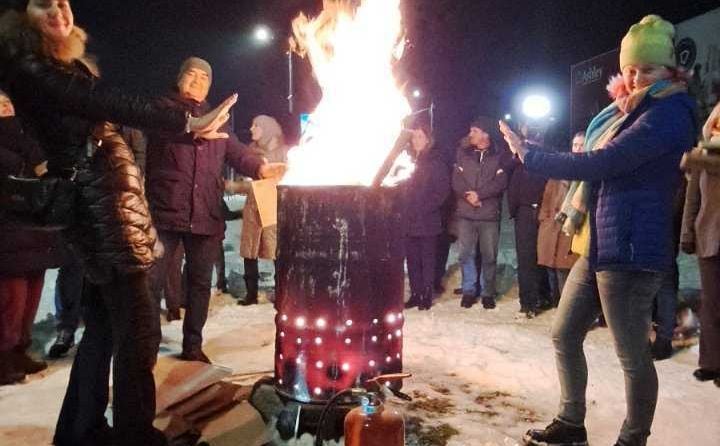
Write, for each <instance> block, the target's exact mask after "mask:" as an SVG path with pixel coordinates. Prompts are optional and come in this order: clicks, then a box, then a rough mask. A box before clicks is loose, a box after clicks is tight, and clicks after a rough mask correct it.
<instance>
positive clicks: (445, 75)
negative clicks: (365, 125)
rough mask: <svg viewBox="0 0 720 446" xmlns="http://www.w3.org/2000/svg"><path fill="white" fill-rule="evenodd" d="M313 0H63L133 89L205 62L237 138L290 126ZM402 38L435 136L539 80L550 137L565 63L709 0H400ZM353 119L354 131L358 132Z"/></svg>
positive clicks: (454, 130) (453, 131) (506, 106)
mask: <svg viewBox="0 0 720 446" xmlns="http://www.w3.org/2000/svg"><path fill="white" fill-rule="evenodd" d="M321 3H322V1H321V0H172V1H160V0H152V1H150V0H122V1H98V0H73V1H72V4H73V8H74V10H75V17H76V23H77V24H78V25H80V26H82V27H84V28H86V30H87V31H88V32H89V34H90V35H91V37H92V42H91V46H90V51H91V52H93V53H94V54H95V55H97V56H98V58H99V62H100V66H101V69H102V71H103V75H104V77H105V78H107V79H108V80H109V81H110V82H112V83H114V84H117V85H119V86H121V87H123V88H125V89H127V90H131V91H133V92H141V93H145V94H151V95H159V94H162V93H163V92H164V91H166V90H167V89H168V88H169V87H170V86H171V85H172V84H173V83H174V81H175V76H176V74H177V68H178V67H179V65H180V63H181V62H182V60H183V59H184V58H185V57H187V56H190V55H197V56H201V57H204V58H206V59H208V60H209V61H210V62H211V63H212V65H213V68H214V70H215V83H214V85H213V89H212V93H211V100H212V101H218V100H219V99H221V98H222V97H224V96H226V95H227V94H229V93H231V92H233V91H237V92H238V93H239V95H240V100H239V103H238V105H237V106H236V107H235V120H236V129H237V133H238V134H239V136H240V138H241V139H245V140H247V139H248V137H249V135H248V132H246V130H245V129H246V128H247V127H248V126H249V121H250V120H251V118H252V117H253V116H255V115H257V114H260V113H265V114H271V115H274V116H276V117H277V118H278V119H279V120H280V121H281V122H282V123H283V124H284V125H285V127H286V128H287V129H288V133H289V134H290V135H293V134H295V133H296V132H297V129H296V127H297V125H296V122H297V116H290V115H289V114H288V110H287V102H286V100H285V97H286V95H287V62H286V56H285V54H284V53H285V51H286V49H287V37H288V36H289V34H290V21H291V19H292V18H293V17H295V16H296V15H297V14H298V13H299V12H300V11H305V12H307V13H311V14H312V13H313V12H316V11H317V10H318V8H319V7H320V6H321ZM403 5H404V6H403V8H404V13H405V21H406V23H405V26H406V28H407V35H408V38H409V40H410V42H411V46H410V47H409V48H408V49H407V51H406V55H405V58H404V60H403V62H402V65H401V67H400V68H399V70H400V77H401V78H402V80H403V81H407V82H408V85H409V86H412V87H413V88H414V87H419V88H421V89H422V90H423V92H425V97H424V98H423V99H421V100H419V101H414V103H413V106H414V107H417V108H421V107H425V106H426V105H427V103H428V102H429V100H430V98H432V100H433V101H434V102H435V104H436V107H437V114H436V119H437V120H436V123H437V129H438V136H439V138H438V139H439V140H440V142H441V143H442V144H443V145H445V146H447V147H452V146H454V145H455V143H456V141H457V140H458V139H459V138H460V137H461V136H463V134H464V133H465V132H466V129H467V124H468V123H469V122H470V120H471V119H472V118H473V117H474V116H475V115H477V114H488V115H492V116H501V115H503V114H504V113H506V112H513V111H515V109H514V107H516V106H517V104H516V102H517V98H518V97H519V96H520V95H521V94H522V92H523V91H524V90H525V89H527V88H530V87H542V88H544V89H545V90H546V91H547V92H548V93H549V94H551V96H552V97H553V100H554V102H555V105H556V109H555V111H554V113H555V116H556V117H557V120H558V128H559V129H560V130H561V131H560V132H559V133H560V134H563V135H564V134H567V133H568V132H570V130H571V129H569V128H568V127H569V124H568V121H569V112H568V110H569V94H570V92H569V88H570V87H569V85H570V66H571V65H572V64H574V63H577V62H580V61H582V60H584V59H587V58H589V57H592V56H595V55H597V54H600V53H603V52H606V51H608V50H611V49H613V48H616V47H617V46H619V43H620V39H621V38H622V36H623V35H624V34H625V32H626V31H627V29H628V27H629V26H630V25H632V24H633V23H635V22H637V21H638V20H639V19H640V18H641V17H642V16H643V15H645V14H649V13H656V14H660V15H662V16H663V17H664V18H666V19H668V20H670V21H672V22H674V23H678V22H680V21H683V20H686V19H688V18H691V17H694V16H696V15H698V14H701V13H703V12H706V11H709V10H711V9H714V8H716V7H718V6H720V4H719V3H718V1H717V0H685V1H680V0H662V1H661V0H656V1H650V0H646V1H640V0H604V1H595V0H542V1H540V0H534V1H518V0H492V1H483V0H474V1H472V0H404V1H403ZM257 23H265V24H267V25H268V26H270V27H271V28H272V29H273V31H274V33H275V40H274V41H273V42H272V43H271V44H270V45H269V46H267V47H258V46H257V45H255V44H254V43H253V42H252V40H251V38H250V36H251V32H252V29H253V27H254V25H255V24H257ZM306 65H307V62H304V61H298V62H297V63H296V68H297V76H298V80H297V85H296V87H297V89H298V92H297V96H298V100H297V103H296V107H297V111H311V109H312V107H313V102H314V101H315V100H316V98H317V97H316V96H317V92H316V87H315V86H314V85H313V81H312V78H311V76H310V75H309V71H308V68H307V66H306ZM361 124H362V123H358V125H359V131H362V130H361Z"/></svg>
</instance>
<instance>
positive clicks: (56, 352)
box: [48, 330, 75, 359]
mask: <svg viewBox="0 0 720 446" xmlns="http://www.w3.org/2000/svg"><path fill="white" fill-rule="evenodd" d="M74 345H75V332H74V331H71V330H60V331H58V334H57V338H55V343H54V344H53V345H52V347H50V351H48V358H52V359H58V358H60V357H62V356H65V355H66V354H67V352H68V351H69V350H70V349H71V348H73V346H74Z"/></svg>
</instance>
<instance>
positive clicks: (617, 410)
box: [0, 228, 720, 446]
mask: <svg viewBox="0 0 720 446" xmlns="http://www.w3.org/2000/svg"><path fill="white" fill-rule="evenodd" d="M235 230H236V228H230V229H229V231H228V232H229V233H232V231H235ZM235 234H236V232H234V233H233V235H232V238H228V242H229V243H230V244H231V245H234V243H235V241H234V240H235V237H236V235H235ZM511 234H512V233H511V231H509V230H503V240H504V241H503V243H502V246H503V248H502V249H501V262H502V263H505V265H503V266H504V267H503V268H501V276H502V277H501V280H500V282H501V289H503V290H504V291H505V292H504V294H503V296H502V298H501V299H500V300H499V303H498V307H497V309H495V310H491V311H488V310H483V309H482V307H481V306H479V305H476V306H475V307H473V308H472V309H470V310H463V309H461V308H460V306H459V300H458V299H457V298H456V297H454V296H453V295H452V288H454V287H455V286H456V285H457V283H458V282H459V271H458V269H457V267H456V266H455V267H452V268H451V270H450V273H449V275H448V279H447V290H448V291H446V293H445V294H443V295H442V296H441V297H440V298H439V299H438V301H437V303H436V304H435V306H434V307H433V308H432V310H431V311H428V312H418V311H417V310H410V311H408V312H407V313H406V318H405V319H406V325H405V335H404V342H405V344H404V364H405V369H406V370H407V371H409V372H412V373H413V375H414V376H413V378H412V379H410V380H408V381H406V383H405V386H404V388H403V390H404V391H405V392H407V393H409V394H410V395H412V396H413V397H414V398H415V399H414V401H413V402H411V403H404V402H403V403H398V405H399V406H401V407H402V408H403V410H404V412H405V415H406V417H407V420H408V444H424V445H440V444H447V445H449V446H459V445H473V446H490V445H492V446H511V445H516V444H519V438H520V437H521V436H522V433H523V432H524V431H525V430H526V429H528V428H529V427H537V426H544V425H545V424H546V423H547V422H549V421H550V420H551V419H552V417H553V415H554V413H555V409H556V407H557V402H558V392H559V391H558V384H557V377H556V372H555V363H554V359H553V351H552V346H551V341H550V337H549V331H550V324H551V322H552V319H553V317H554V311H549V312H547V313H545V314H543V315H541V316H539V317H538V318H536V319H533V320H525V319H522V320H521V319H515V317H514V316H515V312H516V311H517V309H518V307H519V305H518V302H517V289H516V287H515V286H514V285H513V275H514V272H513V267H512V264H513V263H514V258H513V256H512V249H511V247H512V242H509V241H508V238H510V237H511ZM510 240H511V239H510ZM231 256H233V253H232V252H228V260H231V258H230V257H231ZM235 258H236V257H235ZM233 262H234V263H233V264H232V265H231V268H237V267H238V265H237V264H238V262H237V260H234V261H233ZM451 263H453V258H451ZM269 267H270V265H264V267H263V269H264V270H265V271H267V269H268V268H269ZM685 269H686V270H687V268H685ZM694 274H695V273H694V272H692V271H690V272H687V271H686V274H685V275H684V279H683V280H684V281H685V285H688V283H687V282H688V281H690V282H692V281H693V280H695V279H693V277H694ZM688 277H689V278H688ZM48 279H49V280H48V282H49V285H48V287H47V289H46V292H45V294H44V297H43V310H41V311H40V312H39V321H38V324H37V325H36V337H37V338H38V340H39V341H40V344H43V343H47V342H50V341H51V337H52V333H53V330H52V324H51V322H50V321H47V320H43V319H44V316H45V314H46V313H47V312H52V311H53V310H52V301H51V300H52V286H51V283H50V282H52V280H50V279H51V277H48ZM691 285H694V284H691ZM43 311H44V312H43ZM273 317H274V311H273V308H272V305H271V304H269V303H267V302H265V303H263V304H261V305H255V306H251V307H240V306H237V305H234V300H232V299H231V298H230V297H229V296H227V295H223V296H218V297H215V298H214V299H213V305H212V310H211V315H210V318H209V320H208V324H207V326H206V329H205V335H206V351H207V353H208V355H209V356H210V357H211V358H212V359H213V360H214V361H215V362H216V363H218V364H222V365H226V366H229V367H232V368H233V369H234V370H235V372H236V373H250V372H259V371H269V370H272V368H273V348H274V346H273V338H274V326H273ZM181 336H182V333H181V325H180V323H179V322H173V323H172V324H167V325H164V326H163V344H162V346H161V354H175V353H178V352H179V351H180V342H181ZM586 352H587V355H588V361H589V368H590V378H589V389H588V405H589V408H588V417H587V428H588V431H589V436H590V444H592V445H611V444H613V443H614V441H615V440H616V436H617V432H618V430H619V428H620V425H621V423H622V420H623V415H624V412H625V403H624V391H623V386H624V384H623V377H622V373H621V371H620V366H619V363H618V361H617V358H616V356H615V353H614V351H613V347H612V342H611V339H610V335H609V333H608V331H607V329H603V328H598V329H595V330H594V331H592V332H591V333H590V335H589V336H588V339H587V342H586ZM697 356H698V352H697V346H693V347H690V348H687V349H684V350H681V351H679V352H678V353H676V354H675V355H674V356H673V357H672V358H671V359H669V360H666V361H661V362H658V363H656V366H657V369H658V374H659V377H660V399H659V403H658V408H657V413H656V417H655V423H654V427H653V435H652V437H650V440H649V443H648V445H650V446H695V445H697V446H716V445H719V444H720V415H718V413H717V409H718V402H719V401H720V389H719V388H717V387H715V386H714V385H713V384H712V383H699V382H697V381H696V380H695V379H694V378H693V377H692V371H693V370H694V369H695V367H696V364H697ZM70 364H71V361H70V359H63V360H60V361H55V362H53V363H52V364H51V366H50V368H49V369H48V370H47V371H46V372H44V373H42V374H41V375H40V376H34V377H31V378H29V379H28V380H26V382H25V383H22V384H19V385H14V386H6V387H0V445H2V446H10V445H41V444H48V443H49V442H50V440H51V438H52V431H53V429H54V423H55V421H56V417H57V414H58V411H59V408H60V404H61V402H62V397H63V395H64V388H65V385H66V383H67V380H68V376H69V367H70ZM418 435H419V436H420V438H421V439H418ZM443 438H445V439H447V442H445V441H444V440H443ZM432 439H434V440H432ZM298 444H299V443H298ZM303 444H308V443H306V442H303Z"/></svg>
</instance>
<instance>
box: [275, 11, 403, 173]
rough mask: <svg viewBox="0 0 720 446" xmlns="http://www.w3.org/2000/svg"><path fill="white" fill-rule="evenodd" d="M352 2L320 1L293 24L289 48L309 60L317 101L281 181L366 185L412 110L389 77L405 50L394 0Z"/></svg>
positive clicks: (393, 78) (398, 12) (391, 146)
mask: <svg viewBox="0 0 720 446" xmlns="http://www.w3.org/2000/svg"><path fill="white" fill-rule="evenodd" d="M353 3H355V4H357V3H358V2H357V1H355V2H351V1H348V0H324V1H323V11H322V12H321V13H320V15H318V16H317V17H315V18H308V17H307V16H305V15H304V14H300V15H299V16H298V17H297V18H296V19H295V20H294V21H293V24H292V26H293V36H294V37H293V38H291V48H292V49H293V50H294V51H295V52H297V53H298V54H300V55H301V56H304V57H308V58H309V60H310V63H311V64H312V67H313V73H314V75H315V77H316V79H317V81H318V83H319V85H320V88H321V89H322V99H321V101H320V103H319V104H318V106H317V108H316V109H315V111H314V112H313V113H312V114H311V115H310V120H309V123H308V126H307V127H306V130H305V132H304V133H303V136H302V137H301V140H300V143H299V144H298V146H297V147H294V148H293V149H291V150H290V153H289V162H288V164H289V170H288V173H287V174H286V176H285V178H284V179H283V183H284V184H289V185H324V186H326V185H365V186H369V185H370V184H371V183H372V182H373V179H374V177H375V175H376V174H377V173H378V171H379V169H380V167H381V166H382V165H383V162H384V161H385V159H386V158H387V156H388V153H389V152H390V151H391V149H392V148H393V146H394V144H395V142H396V140H397V139H398V137H399V136H400V134H401V132H402V131H403V130H402V121H403V119H404V118H405V117H406V116H408V115H409V114H410V112H411V109H410V105H409V103H408V101H407V98H406V97H405V96H404V95H403V93H402V91H401V88H400V87H399V86H398V83H397V81H396V79H395V76H394V74H393V66H394V64H395V63H396V62H397V61H398V60H399V59H400V58H401V57H402V53H403V50H404V35H403V27H402V13H401V10H400V0H362V1H361V2H360V4H359V5H358V6H354V5H353Z"/></svg>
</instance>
